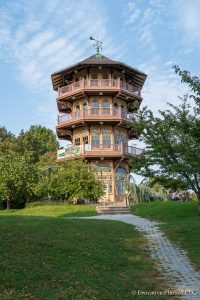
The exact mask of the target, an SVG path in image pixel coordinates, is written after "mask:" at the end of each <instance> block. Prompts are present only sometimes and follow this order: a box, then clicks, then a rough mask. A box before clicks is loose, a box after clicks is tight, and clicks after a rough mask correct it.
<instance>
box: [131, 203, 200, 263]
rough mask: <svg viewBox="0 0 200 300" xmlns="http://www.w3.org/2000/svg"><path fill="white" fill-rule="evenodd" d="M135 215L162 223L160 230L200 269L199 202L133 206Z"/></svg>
mask: <svg viewBox="0 0 200 300" xmlns="http://www.w3.org/2000/svg"><path fill="white" fill-rule="evenodd" d="M131 209H132V212H133V213H134V214H135V215H138V216H142V217H146V218H148V219H151V220H157V221H162V222H164V223H165V224H161V225H160V228H161V229H162V230H163V231H164V232H165V233H166V234H167V236H168V237H169V238H170V239H171V240H172V241H174V242H175V243H176V244H178V245H180V246H181V247H182V248H183V249H185V250H186V251H187V253H188V256H189V257H190V259H191V261H193V263H194V264H195V265H196V267H197V268H198V269H200V216H198V214H197V202H195V201H192V202H171V201H168V202H157V201H155V202H150V203H142V204H138V205H133V206H132V207H131Z"/></svg>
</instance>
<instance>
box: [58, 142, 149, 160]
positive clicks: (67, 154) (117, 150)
mask: <svg viewBox="0 0 200 300" xmlns="http://www.w3.org/2000/svg"><path fill="white" fill-rule="evenodd" d="M143 152H144V150H143V149H140V148H137V147H133V146H128V145H123V144H122V143H119V144H109V143H108V144H98V143H96V144H94V143H92V144H83V145H78V146H69V147H67V148H65V149H59V150H58V153H57V157H58V159H62V158H71V157H76V156H79V155H90V154H94V155H97V154H100V155H111V156H113V155H115V154H117V155H123V154H126V155H131V156H138V155H141V154H142V153H143Z"/></svg>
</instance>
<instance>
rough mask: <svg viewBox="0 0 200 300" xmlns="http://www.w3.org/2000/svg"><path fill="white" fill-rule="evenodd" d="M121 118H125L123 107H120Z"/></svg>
mask: <svg viewBox="0 0 200 300" xmlns="http://www.w3.org/2000/svg"><path fill="white" fill-rule="evenodd" d="M121 116H122V118H124V117H125V116H126V112H125V108H124V105H121Z"/></svg>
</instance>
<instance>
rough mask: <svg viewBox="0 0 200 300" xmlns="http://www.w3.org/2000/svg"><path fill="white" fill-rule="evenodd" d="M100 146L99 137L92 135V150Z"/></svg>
mask: <svg viewBox="0 0 200 300" xmlns="http://www.w3.org/2000/svg"><path fill="white" fill-rule="evenodd" d="M99 146H100V135H99V134H94V135H92V149H95V148H99Z"/></svg>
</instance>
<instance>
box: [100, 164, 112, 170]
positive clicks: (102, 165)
mask: <svg viewBox="0 0 200 300" xmlns="http://www.w3.org/2000/svg"><path fill="white" fill-rule="evenodd" d="M97 168H98V170H99V171H100V172H111V168H110V167H109V165H107V164H103V163H102V164H98V165H97Z"/></svg>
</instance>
